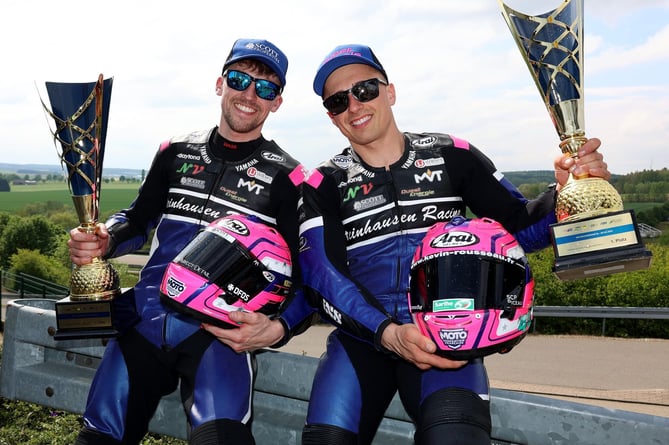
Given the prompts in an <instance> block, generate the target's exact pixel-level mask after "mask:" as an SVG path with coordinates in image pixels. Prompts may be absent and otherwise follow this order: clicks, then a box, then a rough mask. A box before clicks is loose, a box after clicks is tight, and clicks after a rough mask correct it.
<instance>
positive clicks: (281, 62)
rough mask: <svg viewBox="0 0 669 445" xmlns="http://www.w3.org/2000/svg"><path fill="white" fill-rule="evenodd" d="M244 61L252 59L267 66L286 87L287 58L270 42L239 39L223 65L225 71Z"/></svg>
mask: <svg viewBox="0 0 669 445" xmlns="http://www.w3.org/2000/svg"><path fill="white" fill-rule="evenodd" d="M244 59H254V60H258V61H260V62H263V63H264V64H265V65H267V66H269V67H270V68H271V69H272V71H274V73H276V75H277V76H278V77H279V80H280V81H281V86H285V85H286V73H287V72H288V58H287V57H286V55H285V54H284V53H283V52H282V51H281V50H280V49H279V48H278V47H277V46H276V45H274V44H273V43H272V42H269V41H267V40H258V39H239V40H237V41H236V42H235V43H234V45H232V49H231V50H230V54H228V58H227V59H226V60H225V64H224V65H223V71H225V70H226V69H227V68H228V67H229V66H230V65H232V64H233V63H235V62H239V61H240V60H244Z"/></svg>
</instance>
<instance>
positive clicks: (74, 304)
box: [40, 74, 120, 340]
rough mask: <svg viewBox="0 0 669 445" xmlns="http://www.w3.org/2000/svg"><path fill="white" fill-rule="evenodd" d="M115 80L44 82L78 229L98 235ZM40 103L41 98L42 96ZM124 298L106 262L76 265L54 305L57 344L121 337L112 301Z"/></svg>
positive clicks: (112, 269)
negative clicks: (65, 290) (66, 292)
mask: <svg viewBox="0 0 669 445" xmlns="http://www.w3.org/2000/svg"><path fill="white" fill-rule="evenodd" d="M112 80H113V79H112V78H110V79H106V80H105V79H103V76H102V74H100V75H99V76H98V80H97V82H90V83H56V82H46V90H47V94H48V96H49V102H50V103H51V108H52V109H51V110H49V109H48V108H47V106H46V105H45V104H44V101H42V106H43V107H44V110H45V111H46V113H47V114H48V115H49V116H50V117H51V118H53V120H54V122H55V125H56V127H55V129H51V128H50V130H51V132H52V134H53V138H54V144H55V145H56V149H57V150H58V146H59V145H60V147H61V148H62V150H58V154H59V156H60V161H61V164H62V165H63V166H64V167H65V168H66V170H67V183H68V187H69V189H70V193H71V195H72V200H73V202H74V207H75V209H76V212H77V216H78V218H79V223H80V225H79V227H78V230H81V231H83V232H88V233H95V227H96V224H97V222H98V217H99V208H100V184H101V179H102V161H103V158H104V148H105V138H106V136H107V119H108V116H109V102H110V99H111V88H112ZM40 100H41V98H40ZM119 294H120V286H119V276H118V273H117V272H116V270H114V268H113V267H112V265H111V264H110V263H108V262H107V261H105V260H104V259H102V258H93V261H92V262H91V263H89V264H85V265H83V266H75V267H74V268H73V271H72V275H71V277H70V293H69V295H68V297H66V298H64V299H62V300H59V301H58V302H56V323H57V330H56V334H55V335H54V338H55V339H56V340H64V339H75V338H95V337H99V338H103V337H111V336H115V335H117V331H116V329H115V327H114V321H113V306H112V300H113V299H114V298H115V297H116V296H118V295H119Z"/></svg>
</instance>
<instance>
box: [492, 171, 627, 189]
mask: <svg viewBox="0 0 669 445" xmlns="http://www.w3.org/2000/svg"><path fill="white" fill-rule="evenodd" d="M503 173H504V176H505V177H506V179H508V180H509V181H510V182H511V183H512V184H514V185H516V186H519V185H521V184H535V183H537V182H545V183H547V184H550V183H552V182H555V172H554V171H553V170H529V171H513V172H503ZM622 177H624V175H611V181H615V180H616V179H619V178H622Z"/></svg>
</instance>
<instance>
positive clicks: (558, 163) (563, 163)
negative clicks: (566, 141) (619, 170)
mask: <svg viewBox="0 0 669 445" xmlns="http://www.w3.org/2000/svg"><path fill="white" fill-rule="evenodd" d="M600 145H602V141H600V140H599V139H597V138H592V139H588V141H587V142H586V143H585V144H583V145H582V146H581V148H579V149H578V157H577V158H572V157H571V156H569V155H567V154H563V155H560V156H558V157H556V158H555V160H554V166H555V180H556V181H557V182H558V184H560V186H563V185H565V184H566V183H567V180H568V179H569V173H571V174H572V175H573V176H574V177H575V178H583V177H587V176H593V177H598V178H603V179H605V180H607V181H608V180H609V179H610V178H611V172H610V171H609V170H608V165H607V164H606V162H604V156H603V155H602V154H601V153H600V152H599V151H597V149H598V148H599V147H600Z"/></svg>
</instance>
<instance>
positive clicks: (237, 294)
mask: <svg viewBox="0 0 669 445" xmlns="http://www.w3.org/2000/svg"><path fill="white" fill-rule="evenodd" d="M225 288H226V290H227V291H228V293H229V294H230V295H234V296H235V297H238V298H241V299H242V300H243V301H244V302H246V303H248V301H249V300H250V299H251V296H250V295H249V294H248V293H246V292H244V291H243V290H241V289H240V288H238V287H237V286H235V285H234V284H233V283H228V285H227V286H225Z"/></svg>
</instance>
